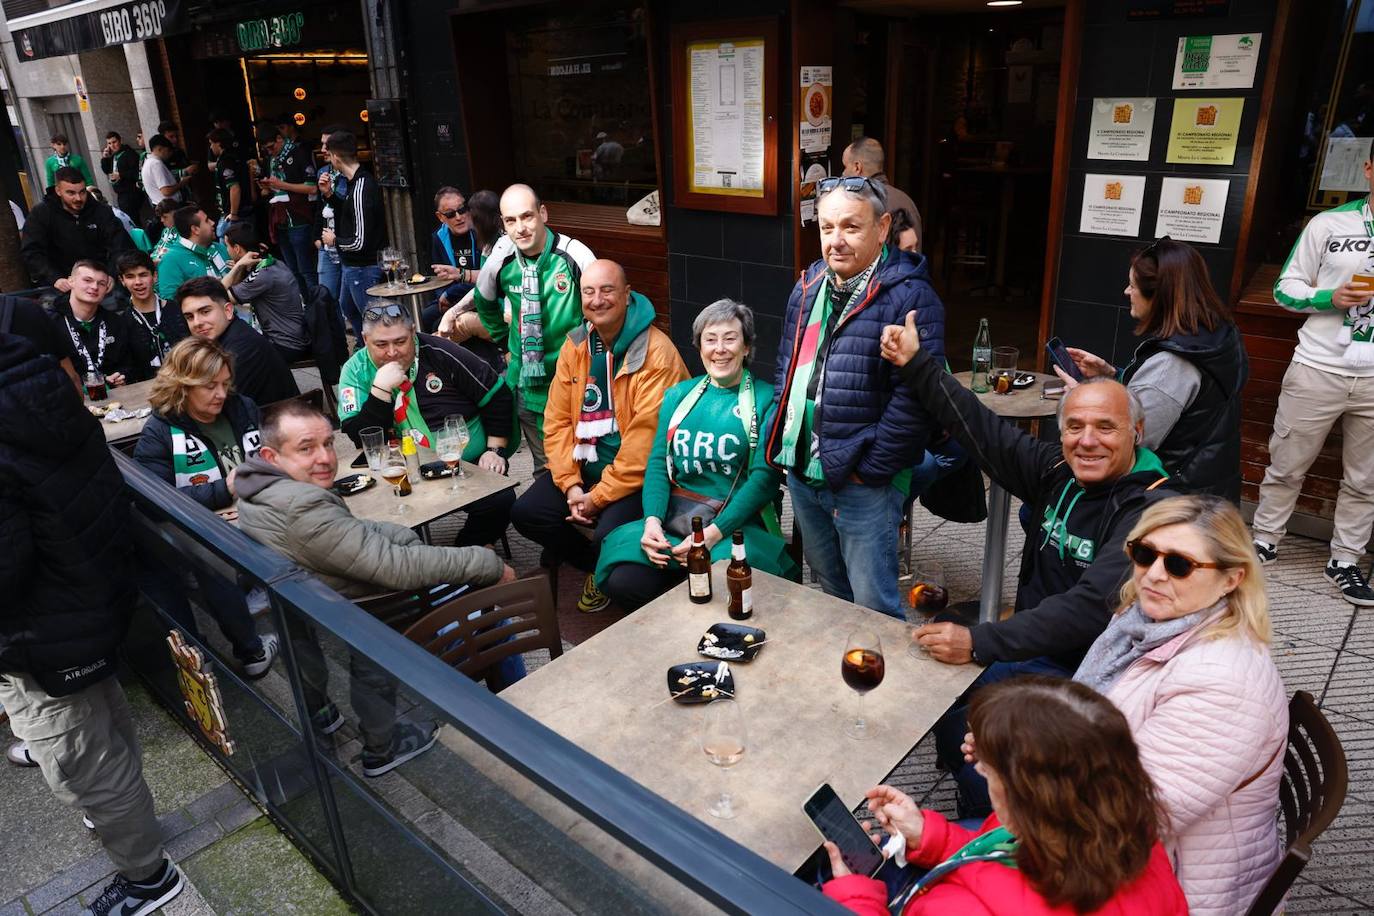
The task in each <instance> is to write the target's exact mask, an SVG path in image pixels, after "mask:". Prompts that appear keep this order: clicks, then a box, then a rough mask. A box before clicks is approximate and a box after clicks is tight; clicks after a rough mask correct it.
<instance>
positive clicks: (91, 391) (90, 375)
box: [85, 369, 109, 401]
mask: <svg viewBox="0 0 1374 916" xmlns="http://www.w3.org/2000/svg"><path fill="white" fill-rule="evenodd" d="M85 387H86V397H87V398H89V399H90V400H92V401H103V400H105V398H106V397H108V396H109V389H108V388H107V387H106V385H105V376H104V375H102V374H101V372H100V370H99V369H92V370H91V371H90V372H87V373H86V386H85Z"/></svg>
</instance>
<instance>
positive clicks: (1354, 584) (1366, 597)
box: [1326, 560, 1374, 607]
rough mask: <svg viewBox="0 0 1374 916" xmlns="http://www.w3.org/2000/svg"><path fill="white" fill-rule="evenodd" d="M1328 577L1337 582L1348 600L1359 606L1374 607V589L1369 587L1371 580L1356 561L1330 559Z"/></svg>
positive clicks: (1327, 567) (1327, 568)
mask: <svg viewBox="0 0 1374 916" xmlns="http://www.w3.org/2000/svg"><path fill="white" fill-rule="evenodd" d="M1326 578H1328V579H1330V580H1331V581H1332V582H1334V583H1336V587H1337V588H1339V589H1340V590H1341V594H1342V595H1343V596H1344V597H1345V600H1346V601H1349V602H1350V603H1351V604H1353V605H1356V606H1358V607H1374V589H1372V588H1370V587H1369V580H1368V579H1366V578H1365V577H1364V573H1362V572H1360V567H1358V566H1356V565H1355V564H1354V563H1337V562H1336V561H1335V560H1331V561H1329V562H1328V563H1327V564H1326Z"/></svg>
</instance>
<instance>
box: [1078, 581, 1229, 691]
mask: <svg viewBox="0 0 1374 916" xmlns="http://www.w3.org/2000/svg"><path fill="white" fill-rule="evenodd" d="M1226 601H1227V599H1226V597H1225V596H1223V597H1222V599H1221V600H1220V601H1218V602H1217V603H1216V604H1214V605H1212V606H1211V607H1208V608H1203V609H1202V610H1200V611H1194V612H1193V613H1191V614H1187V615H1185V616H1183V617H1176V618H1174V619H1173V620H1159V621H1155V620H1151V619H1150V618H1149V617H1146V616H1145V612H1144V611H1142V610H1141V609H1140V602H1138V601H1137V602H1135V603H1134V604H1132V605H1131V606H1130V607H1128V608H1126V610H1124V611H1122V612H1121V613H1120V614H1117V615H1116V616H1115V617H1113V618H1112V622H1111V623H1109V624H1107V629H1105V630H1103V631H1102V635H1101V636H1099V637H1097V641H1096V642H1094V643H1093V644H1092V647H1091V648H1089V649H1088V654H1087V655H1085V656H1083V662H1082V664H1080V665H1079V666H1078V671H1077V672H1076V673H1075V674H1074V676H1073V679H1074V680H1075V681H1078V682H1079V683H1080V684H1086V685H1087V686H1089V687H1091V688H1092V689H1094V690H1096V691H1097V692H1098V693H1106V692H1107V691H1108V690H1109V689H1110V688H1111V686H1112V684H1114V683H1116V679H1117V678H1118V677H1120V676H1121V675H1122V673H1124V672H1125V670H1126V669H1127V668H1129V667H1131V665H1132V664H1133V663H1134V662H1135V660H1136V659H1138V658H1141V657H1142V656H1144V655H1145V654H1146V653H1147V652H1150V651H1151V650H1153V649H1156V648H1158V647H1160V646H1162V645H1164V644H1165V643H1166V642H1168V641H1169V640H1171V639H1173V638H1174V637H1175V636H1178V635H1179V634H1181V633H1186V632H1188V631H1189V630H1191V629H1192V628H1193V627H1195V626H1197V625H1198V624H1199V623H1201V622H1202V621H1204V620H1206V619H1207V618H1208V617H1210V616H1211V615H1212V614H1213V613H1215V612H1216V611H1218V610H1220V609H1221V608H1223V607H1224V606H1225V605H1226Z"/></svg>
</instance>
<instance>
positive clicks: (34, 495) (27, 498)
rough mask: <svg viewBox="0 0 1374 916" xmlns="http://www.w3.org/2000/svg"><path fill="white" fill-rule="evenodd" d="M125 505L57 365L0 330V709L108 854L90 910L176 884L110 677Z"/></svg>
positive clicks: (161, 897)
mask: <svg viewBox="0 0 1374 916" xmlns="http://www.w3.org/2000/svg"><path fill="white" fill-rule="evenodd" d="M129 512H130V507H129V498H128V496H127V495H126V494H125V492H124V479H123V478H122V477H121V476H120V473H119V469H118V468H117V467H116V466H115V463H114V459H113V458H112V457H111V455H110V450H109V448H108V447H107V446H106V444H105V436H104V434H103V433H102V432H101V430H100V423H99V421H97V420H96V419H95V418H94V417H92V416H91V415H90V413H88V412H87V411H86V409H85V408H84V407H83V406H82V404H81V396H80V395H79V394H77V393H76V391H75V390H74V389H73V388H72V386H71V385H70V384H68V383H67V378H66V376H65V375H64V374H63V372H62V370H61V369H60V368H58V365H57V363H55V362H53V361H52V360H51V359H50V358H47V357H44V356H40V355H39V353H38V351H37V350H36V349H35V348H34V346H33V345H32V344H31V343H29V342H28V341H27V340H25V339H24V338H22V337H19V336H17V335H14V334H10V333H7V332H6V331H5V329H4V327H3V326H2V325H0V594H3V595H4V596H5V600H4V601H0V704H3V705H4V708H5V710H6V711H7V712H8V713H9V714H10V721H11V724H12V726H13V728H14V734H15V736H16V737H18V738H20V739H22V740H23V741H24V742H26V744H27V748H26V749H25V756H26V757H27V758H28V759H29V760H31V761H32V763H34V764H36V765H37V766H38V767H40V768H41V769H42V771H43V778H44V779H45V780H46V781H47V783H48V786H49V787H50V788H51V789H52V792H53V795H54V796H56V797H57V799H58V800H59V801H61V802H63V803H64V804H67V805H70V806H72V807H73V808H77V809H79V810H82V811H84V812H85V815H86V817H87V818H88V819H89V821H90V822H91V824H92V825H93V826H94V827H95V830H96V832H97V834H98V835H99V837H100V841H101V844H102V845H103V846H104V847H105V851H106V852H107V853H109V856H110V860H111V861H112V862H113V863H114V866H115V869H116V871H117V872H118V874H117V875H116V876H115V881H114V883H112V884H111V885H110V886H109V888H107V889H106V890H105V892H104V893H103V894H102V895H101V896H100V898H99V899H98V900H97V901H96V902H95V903H94V904H93V909H94V910H95V911H96V912H100V913H110V912H119V913H126V912H127V913H132V912H140V913H143V912H151V911H152V909H154V908H156V907H157V906H160V905H161V904H163V903H165V902H167V901H168V900H170V899H172V898H173V897H175V896H176V895H177V894H178V893H180V891H181V887H182V878H181V872H180V871H178V869H177V867H176V866H175V865H173V864H172V863H171V862H169V861H168V860H167V858H166V857H165V855H164V853H163V847H162V827H161V825H160V824H159V823H158V820H157V817H156V813H155V811H154V808H153V796H152V794H151V793H150V792H149V790H148V784H147V783H146V782H145V781H144V779H143V770H142V761H141V758H142V754H141V752H140V750H139V745H138V736H137V734H136V733H135V730H134V725H133V718H132V716H131V715H130V712H129V704H128V701H127V700H126V699H125V697H124V691H123V690H122V689H121V688H120V686H119V679H118V678H116V677H115V676H114V675H115V668H116V656H115V653H116V650H117V649H118V647H119V644H120V643H121V642H122V641H123V639H124V634H125V632H126V631H127V630H128V627H129V618H130V616H131V614H132V613H133V607H134V601H135V598H136V596H137V593H136V592H135V589H134V584H133V577H132V575H131V570H130V563H131V561H132V555H131V552H130V541H129V536H128V531H127V525H126V520H127V518H128V516H129ZM73 545H80V548H79V549H73Z"/></svg>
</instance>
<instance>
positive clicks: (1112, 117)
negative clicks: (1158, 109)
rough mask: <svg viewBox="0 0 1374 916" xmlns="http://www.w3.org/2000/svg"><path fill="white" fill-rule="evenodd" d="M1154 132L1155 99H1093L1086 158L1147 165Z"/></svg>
mask: <svg viewBox="0 0 1374 916" xmlns="http://www.w3.org/2000/svg"><path fill="white" fill-rule="evenodd" d="M1154 130H1155V100H1154V99H1093V116H1092V122H1091V124H1090V125H1089V127H1088V158H1089V159H1125V160H1130V161H1133V162H1146V161H1148V160H1149V158H1150V137H1151V136H1152V135H1153V134H1154Z"/></svg>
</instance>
